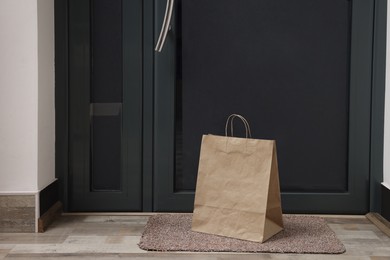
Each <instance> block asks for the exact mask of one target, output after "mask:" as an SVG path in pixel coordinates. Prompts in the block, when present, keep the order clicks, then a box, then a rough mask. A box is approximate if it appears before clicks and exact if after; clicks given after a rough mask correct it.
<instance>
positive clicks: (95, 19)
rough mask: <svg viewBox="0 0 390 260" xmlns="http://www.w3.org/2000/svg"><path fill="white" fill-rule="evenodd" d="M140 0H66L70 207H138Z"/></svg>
mask: <svg viewBox="0 0 390 260" xmlns="http://www.w3.org/2000/svg"><path fill="white" fill-rule="evenodd" d="M140 10H142V1H131V0H123V1H122V0H115V1H112V0H94V1H86V0H83V1H79V0H70V1H69V21H70V24H69V68H70V71H69V90H70V91H69V93H70V96H69V109H70V115H69V116H70V129H69V143H70V147H69V148H70V185H69V188H70V210H71V211H141V210H142V188H141V183H142V182H141V178H142V173H141V169H142V168H141V163H142V158H141V151H142V146H141V145H142V108H141V105H142V101H141V100H142V53H141V51H142V20H141V19H142V16H141V14H140Z"/></svg>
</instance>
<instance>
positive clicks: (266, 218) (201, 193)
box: [192, 114, 283, 242]
mask: <svg viewBox="0 0 390 260" xmlns="http://www.w3.org/2000/svg"><path fill="white" fill-rule="evenodd" d="M234 118H240V119H241V120H242V121H243V122H244V125H245V128H246V133H247V134H246V135H247V136H246V138H238V137H230V136H227V130H228V124H229V122H230V124H231V134H232V135H233V120H234ZM248 135H249V136H248ZM249 137H250V128H249V124H248V122H247V121H246V120H245V118H243V117H242V116H240V115H237V114H233V115H231V116H230V117H229V118H228V120H227V122H226V128H225V136H217V135H203V138H202V144H201V151H200V159H199V168H198V179H197V184H196V192H195V203H194V212H193V220H192V230H193V231H197V232H204V233H209V234H216V235H221V236H227V237H233V238H238V239H244V240H250V241H255V242H264V241H265V240H267V239H269V238H270V237H272V236H273V235H275V234H276V233H278V232H279V231H281V230H283V220H282V208H281V200H280V188H279V176H278V162H277V158H276V144H275V141H274V140H259V139H252V138H249Z"/></svg>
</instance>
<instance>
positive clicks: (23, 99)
mask: <svg viewBox="0 0 390 260" xmlns="http://www.w3.org/2000/svg"><path fill="white" fill-rule="evenodd" d="M37 1H38V2H37ZM43 2H44V3H43ZM52 2H53V0H50V1H49V0H47V1H44V0H1V1H0V39H1V40H0V192H1V193H7V192H9V193H13V192H36V191H37V190H38V189H39V188H42V186H43V185H46V184H48V182H49V180H53V179H54V114H53V113H54V80H53V77H54V74H53V73H54V69H53V66H54V54H53V48H54V47H53V46H54V42H53V38H54V32H53V23H54V21H52V20H53V13H52V12H53V11H54V10H52V9H53V7H52V5H53V3H52ZM38 6H39V12H38ZM41 11H42V12H41ZM38 13H39V14H40V15H42V19H41V17H39V19H38ZM46 22H47V23H49V24H45V23H46ZM38 24H39V26H38ZM38 29H39V33H38ZM38 38H39V39H38ZM38 45H39V46H38ZM38 95H39V96H38ZM48 110H49V111H48ZM38 158H39V159H38Z"/></svg>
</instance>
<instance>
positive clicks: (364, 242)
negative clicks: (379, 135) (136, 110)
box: [0, 214, 390, 260]
mask: <svg viewBox="0 0 390 260" xmlns="http://www.w3.org/2000/svg"><path fill="white" fill-rule="evenodd" d="M322 217H324V218H325V219H326V220H327V222H328V225H329V226H330V227H331V228H332V229H333V230H334V231H335V233H336V234H337V236H338V237H339V239H340V240H341V241H342V242H343V243H344V245H345V247H346V249H347V251H346V253H344V254H342V255H310V254H305V255H298V254H266V253H265V254H253V253H252V254H247V253H246V254H242V253H241V254H239V253H189V252H171V253H169V252H146V251H143V250H141V249H139V247H138V245H137V244H138V242H139V239H140V236H141V234H142V231H143V229H144V227H145V224H146V222H147V220H148V218H149V215H147V216H142V215H124V216H123V215H122V216H121V215H118V214H116V215H111V216H110V215H106V214H104V215H103V214H102V215H99V214H98V215H86V214H82V215H64V216H62V217H60V218H59V219H58V220H56V221H55V222H54V223H53V224H52V225H51V226H50V227H49V228H48V229H47V231H46V232H45V233H41V234H31V233H30V234H15V233H0V259H14V260H16V259H54V258H55V259H95V260H100V259H126V258H131V259H156V258H158V259H174V260H179V259H205V260H233V259H238V258H239V259H248V260H251V259H287V260H289V259H303V260H305V259H319V260H321V259H324V260H325V259H351V260H352V259H357V260H359V259H362V260H363V259H364V260H382V259H390V238H389V237H388V236H387V235H386V234H384V233H383V232H381V231H380V230H379V229H378V228H377V227H376V226H375V225H373V224H372V223H371V222H370V221H369V220H367V219H366V218H365V217H364V216H350V217H348V216H322Z"/></svg>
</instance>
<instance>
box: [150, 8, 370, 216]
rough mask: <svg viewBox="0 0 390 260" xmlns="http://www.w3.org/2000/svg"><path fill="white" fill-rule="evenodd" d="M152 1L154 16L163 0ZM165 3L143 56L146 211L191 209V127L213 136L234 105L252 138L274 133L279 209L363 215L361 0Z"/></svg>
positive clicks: (366, 32)
mask: <svg viewBox="0 0 390 260" xmlns="http://www.w3.org/2000/svg"><path fill="white" fill-rule="evenodd" d="M155 3H156V13H155V15H156V17H155V20H156V21H162V15H163V14H164V12H163V10H164V8H165V6H164V4H165V1H156V2H155ZM175 8H176V12H175V16H174V22H173V27H172V31H171V32H170V34H169V35H168V38H167V42H166V45H165V46H164V49H163V52H162V53H158V54H156V55H155V78H156V81H155V122H156V123H155V127H156V132H155V179H154V181H155V182H154V183H155V184H154V187H155V196H154V199H155V201H154V206H155V209H156V210H158V211H191V210H192V207H193V197H194V189H195V184H196V175H197V163H198V158H199V149H200V141H201V136H202V134H207V133H212V134H220V135H222V134H223V132H224V131H223V128H224V121H225V119H226V117H227V116H228V115H229V114H231V113H240V114H242V115H244V116H245V117H247V119H248V120H249V122H250V124H251V126H252V128H253V129H252V130H253V136H254V137H255V138H264V139H275V140H276V141H277V147H278V159H279V169H280V181H281V190H282V203H283V209H284V211H285V212H326V213H331V212H334V213H364V212H365V211H366V210H367V206H368V181H367V180H368V176H369V175H368V174H369V145H370V143H369V137H370V134H369V129H370V95H371V90H370V86H371V83H370V79H371V65H370V64H371V44H372V43H371V39H372V21H373V3H372V2H371V1H363V0H353V1H345V0H332V1H328V0H315V1H312V0H303V1H288V0H281V1H272V0H261V1H259V0H249V1H245V3H244V2H242V1H238V0H213V1H207V0H185V1H176V6H175ZM159 26H161V25H160V24H159V23H156V24H155V28H156V29H157V30H156V32H155V37H156V36H157V33H158V32H159V31H158V30H159ZM173 75H175V76H173ZM238 134H240V132H239V131H238Z"/></svg>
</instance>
